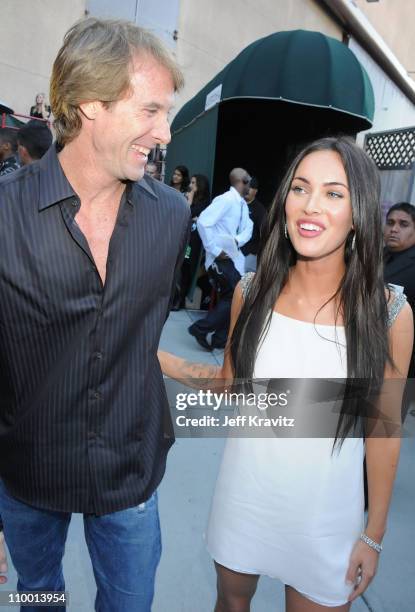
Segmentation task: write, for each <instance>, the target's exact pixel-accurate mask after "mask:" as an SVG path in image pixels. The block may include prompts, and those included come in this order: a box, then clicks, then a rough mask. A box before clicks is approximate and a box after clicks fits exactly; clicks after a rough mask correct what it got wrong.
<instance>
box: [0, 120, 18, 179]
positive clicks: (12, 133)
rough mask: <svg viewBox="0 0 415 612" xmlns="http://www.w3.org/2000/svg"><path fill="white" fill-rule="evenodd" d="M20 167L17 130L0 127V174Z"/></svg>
mask: <svg viewBox="0 0 415 612" xmlns="http://www.w3.org/2000/svg"><path fill="white" fill-rule="evenodd" d="M19 168H20V164H19V160H18V157H17V130H13V129H12V128H0V176H5V175H6V174H10V173H11V172H14V171H15V170H18V169H19Z"/></svg>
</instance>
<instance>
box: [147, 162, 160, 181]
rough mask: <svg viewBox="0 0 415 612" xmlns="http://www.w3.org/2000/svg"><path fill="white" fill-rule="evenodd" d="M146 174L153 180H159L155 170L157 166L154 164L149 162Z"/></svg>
mask: <svg viewBox="0 0 415 612" xmlns="http://www.w3.org/2000/svg"><path fill="white" fill-rule="evenodd" d="M146 173H147V174H148V175H149V176H151V178H154V179H158V178H159V173H158V170H157V165H156V164H154V163H153V162H149V163H148V164H147V165H146Z"/></svg>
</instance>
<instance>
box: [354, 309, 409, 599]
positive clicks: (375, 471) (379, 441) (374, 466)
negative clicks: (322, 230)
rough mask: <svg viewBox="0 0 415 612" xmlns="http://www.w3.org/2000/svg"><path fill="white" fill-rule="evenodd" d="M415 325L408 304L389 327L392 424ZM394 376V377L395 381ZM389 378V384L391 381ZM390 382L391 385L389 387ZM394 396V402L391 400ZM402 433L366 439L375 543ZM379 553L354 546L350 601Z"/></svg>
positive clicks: (387, 375) (384, 517)
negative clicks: (358, 581)
mask: <svg viewBox="0 0 415 612" xmlns="http://www.w3.org/2000/svg"><path fill="white" fill-rule="evenodd" d="M413 335H414V326H413V317H412V310H411V308H410V306H409V305H408V304H406V305H405V306H404V308H403V309H402V310H401V312H400V313H399V315H398V317H397V318H396V321H395V323H394V324H393V325H392V327H391V330H390V353H391V357H392V360H393V363H394V365H395V368H393V367H392V366H391V365H389V364H388V365H387V366H386V368H385V381H386V383H385V386H386V390H387V393H385V394H384V395H383V396H382V397H385V398H386V401H387V404H388V405H387V406H386V407H385V408H383V409H382V406H381V408H380V409H381V410H382V412H383V414H384V416H386V417H387V415H388V413H389V414H390V415H391V417H392V418H391V420H392V424H393V422H395V424H397V421H398V419H399V421H400V415H401V403H402V395H403V391H404V388H405V385H404V381H405V379H406V376H407V374H408V368H409V362H410V359H411V354H412V344H413ZM391 379H395V380H394V382H392V380H391ZM388 381H389V383H388ZM389 385H390V387H389ZM391 398H392V401H391ZM399 450H400V434H399V433H398V434H397V435H395V436H391V437H388V438H386V437H383V438H382V437H378V436H377V435H376V434H375V435H372V436H370V435H369V436H368V437H367V439H366V466H367V480H368V496H369V504H368V520H367V525H366V529H365V534H366V535H367V536H368V537H369V538H370V539H371V540H373V541H374V542H376V543H378V544H381V542H382V539H383V536H384V534H385V531H386V521H387V514H388V510H389V505H390V500H391V496H392V488H393V482H394V480H395V475H396V470H397V467H398V461H399ZM378 555H379V553H378V552H376V550H374V549H373V548H371V547H370V546H368V545H367V544H366V543H365V542H363V541H361V540H359V541H358V542H357V544H356V545H355V547H354V549H353V553H352V555H351V560H350V566H349V570H348V572H347V579H348V580H349V581H350V582H351V583H353V584H355V583H356V578H357V576H358V573H359V568H360V572H361V581H360V584H359V585H358V587H357V588H356V589H355V590H354V592H353V594H352V596H351V597H350V601H353V600H354V599H356V598H357V597H359V595H361V594H362V593H363V592H364V591H365V589H366V588H367V586H368V585H369V583H370V581H371V580H372V578H373V576H374V575H375V573H376V568H377V563H378Z"/></svg>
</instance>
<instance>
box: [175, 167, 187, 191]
mask: <svg viewBox="0 0 415 612" xmlns="http://www.w3.org/2000/svg"><path fill="white" fill-rule="evenodd" d="M189 184H190V178H189V170H188V169H187V168H186V166H176V168H175V169H174V172H173V174H172V177H171V181H170V187H173V188H174V189H177V191H181V193H187V192H188V189H189Z"/></svg>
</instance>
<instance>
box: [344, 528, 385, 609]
mask: <svg viewBox="0 0 415 612" xmlns="http://www.w3.org/2000/svg"><path fill="white" fill-rule="evenodd" d="M378 562H379V553H378V552H376V550H374V549H373V548H370V546H368V545H367V544H365V543H364V542H363V541H362V540H358V541H357V542H356V544H355V545H354V548H353V550H352V554H351V556H350V562H349V569H348V570H347V574H346V581H347V583H348V584H350V585H351V586H352V585H355V587H354V590H353V592H352V593H351V594H350V596H349V601H354V600H355V599H357V597H360V595H361V594H362V593H364V592H365V591H366V589H367V587H368V586H369V584H370V583H371V582H372V580H373V578H374V576H375V574H376V570H377V567H378Z"/></svg>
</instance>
